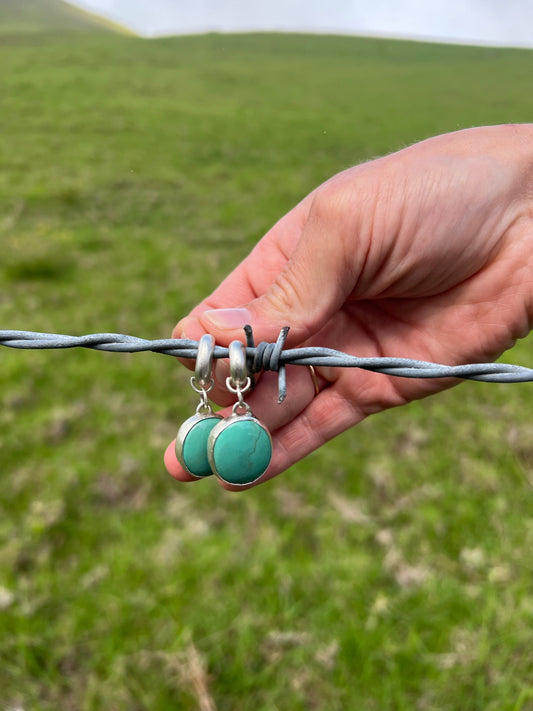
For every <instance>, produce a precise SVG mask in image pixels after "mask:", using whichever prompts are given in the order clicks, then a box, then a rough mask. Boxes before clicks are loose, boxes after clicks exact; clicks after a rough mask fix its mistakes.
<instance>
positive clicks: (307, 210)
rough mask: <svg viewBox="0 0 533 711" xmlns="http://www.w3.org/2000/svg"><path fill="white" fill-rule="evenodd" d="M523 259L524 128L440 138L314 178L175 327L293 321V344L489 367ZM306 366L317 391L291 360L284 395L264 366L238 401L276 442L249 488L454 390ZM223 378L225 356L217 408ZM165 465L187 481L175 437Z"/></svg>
mask: <svg viewBox="0 0 533 711" xmlns="http://www.w3.org/2000/svg"><path fill="white" fill-rule="evenodd" d="M532 254H533V124H523V125H517V126H510V125H506V126H492V127H482V128H474V129H469V130H465V131H459V132H456V133H451V134H445V135H442V136H437V137H435V138H431V139H429V140H426V141H423V142H421V143H417V144H415V145H413V146H410V147H409V148H406V149H404V150H401V151H399V152H397V153H393V154H391V155H389V156H386V157H384V158H380V159H378V160H374V161H371V162H369V163H364V164H362V165H358V166H356V167H354V168H350V169H349V170H346V171H344V172H342V173H339V174H338V175H336V176H334V177H332V178H331V179H330V180H328V181H327V182H326V183H324V184H323V185H321V186H320V187H318V188H317V189H316V190H314V191H313V192H312V193H311V194H309V195H308V196H307V197H306V198H305V199H304V200H302V202H300V203H299V204H298V205H297V206H296V207H295V208H294V209H293V210H291V211H290V212H289V213H288V214H287V215H285V216H284V217H283V218H282V219H281V220H280V221H279V222H278V223H277V224H276V225H274V227H273V228H272V229H271V230H270V231H269V232H268V233H267V234H266V235H265V236H264V237H263V239H262V240H261V241H260V242H259V243H258V244H257V245H256V247H255V248H254V249H253V250H252V252H251V253H250V255H249V256H248V257H247V258H246V259H245V260H244V261H243V262H242V263H241V264H240V265H239V266H238V267H237V268H236V269H235V270H234V271H233V272H232V273H231V274H230V275H229V276H228V277H227V278H226V279H225V280H224V281H223V282H222V284H221V285H220V286H219V287H218V288H217V289H216V290H215V291H214V292H213V293H212V294H211V295H210V296H209V297H207V299H205V301H203V302H202V303H201V304H199V305H198V306H197V307H196V308H195V309H194V310H193V311H192V312H191V313H190V314H189V315H188V316H187V317H185V318H184V319H182V320H181V321H180V322H179V323H178V324H177V326H176V327H175V329H174V332H173V337H176V338H182V337H187V338H192V339H199V338H200V337H201V336H202V335H203V334H204V333H207V332H208V333H211V334H213V336H214V337H215V340H216V343H217V344H220V345H225V346H227V345H228V344H229V343H230V341H232V340H234V339H239V340H243V333H242V326H243V325H244V324H245V323H250V324H251V325H252V326H253V328H254V336H255V340H256V342H260V341H274V340H276V338H277V336H278V333H279V330H280V329H281V327H282V326H285V325H290V327H291V331H290V334H289V339H288V341H287V347H291V348H292V347H299V346H304V345H317V346H327V347H330V348H335V349H337V350H340V351H345V352H347V353H351V354H356V355H359V356H384V355H386V356H399V357H406V358H416V359H421V360H428V361H433V362H437V363H445V364H448V365H458V364H462V363H473V362H488V361H492V360H494V359H495V358H497V357H498V356H499V355H501V353H503V351H505V350H506V349H508V348H510V347H512V345H513V344H514V343H515V341H516V340H517V339H518V338H522V337H524V336H526V335H527V334H528V333H529V331H530V329H531V324H532V322H533V258H532V256H531V255H532ZM187 365H188V367H191V366H192V367H194V364H191V363H188V364H187ZM317 371H318V377H319V383H320V394H319V395H318V396H315V390H314V385H313V382H312V379H311V377H310V374H309V371H308V369H307V368H303V367H298V366H292V367H289V368H288V369H287V380H288V385H289V389H288V397H287V400H286V401H285V403H284V404H283V405H278V404H277V378H276V376H275V374H273V373H266V374H264V375H263V377H262V378H261V381H260V383H259V385H258V387H257V388H256V389H255V390H254V392H253V393H251V394H250V395H249V397H248V398H247V402H248V403H249V404H250V405H251V407H252V409H253V411H254V414H255V415H256V416H257V417H259V419H260V420H261V421H262V422H264V424H266V425H267V427H268V428H269V429H270V431H271V433H272V437H273V442H274V454H273V458H272V462H271V465H270V467H269V469H268V470H267V472H266V473H265V475H264V476H263V477H262V478H261V480H260V481H259V482H257V483H261V482H262V481H266V480H267V479H270V478H272V477H274V476H276V475H277V474H279V473H280V472H283V471H284V470H286V469H287V468H288V467H290V466H291V465H292V464H293V463H295V462H296V461H298V460H300V459H302V458H303V457H305V456H306V455H308V454H309V453H310V452H312V451H313V450H315V449H317V448H318V447H320V446H321V445H323V444H324V443H325V442H327V441H328V440H330V439H332V438H333V437H335V436H336V435H338V434H339V433H341V432H343V431H344V430H346V429H348V428H350V427H352V426H354V425H356V424H357V423H359V422H361V421H362V420H363V419H364V418H365V417H367V416H368V415H370V414H374V413H377V412H381V411H382V410H385V409H387V408H390V407H396V406H399V405H403V404H405V403H408V402H410V401H411V400H415V399H418V398H422V397H425V396H427V395H430V394H433V393H436V392H438V391H440V390H443V389H445V388H448V387H451V386H452V385H455V384H457V381H455V380H451V379H446V380H441V379H435V380H422V379H420V380H411V379H403V378H394V377H392V376H385V375H381V374H377V373H367V372H364V371H359V370H357V369H342V368H336V369H335V368H317ZM227 375H228V366H227V363H225V362H223V361H218V362H217V366H216V373H215V378H216V386H215V388H214V390H213V391H212V393H211V398H212V400H213V401H214V402H216V403H218V404H220V405H224V406H227V405H230V404H232V403H233V402H234V396H232V395H230V394H228V392H227V390H226V389H225V387H224V382H225V378H226V376H227ZM229 410H230V408H227V409H226V410H224V411H222V412H221V413H220V414H222V415H226V414H228V413H229ZM165 464H166V467H167V469H168V471H169V473H170V474H171V475H172V476H174V477H175V478H176V479H179V480H180V481H190V480H191V477H189V476H188V474H187V473H186V472H184V471H183V469H182V468H181V466H180V465H179V463H178V462H177V461H176V457H175V454H174V443H172V444H171V445H170V446H169V448H168V449H167V452H166V454H165ZM257 483H256V484H254V485H253V486H256V485H257ZM221 485H222V486H224V488H226V489H234V488H235V487H232V486H231V485H228V484H224V483H222V484H221ZM236 490H240V491H242V490H243V487H239V488H238V489H236Z"/></svg>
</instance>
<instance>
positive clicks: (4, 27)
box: [0, 0, 133, 36]
mask: <svg viewBox="0 0 533 711" xmlns="http://www.w3.org/2000/svg"><path fill="white" fill-rule="evenodd" d="M72 30H77V31H85V32H87V31H95V30H98V31H100V32H102V31H104V30H109V31H112V32H121V33H126V34H133V33H132V32H130V31H129V30H126V29H125V28H123V27H121V26H120V25H117V24H116V23H114V22H112V21H110V20H108V19H107V18H104V17H100V16H98V15H93V14H92V13H90V12H86V11H85V10H82V9H81V8H78V7H74V6H73V5H70V4H69V3H68V2H63V0H0V36H1V35H7V34H16V33H21V32H23V33H26V32H32V33H33V32H39V33H41V32H57V31H72Z"/></svg>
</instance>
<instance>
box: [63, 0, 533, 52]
mask: <svg viewBox="0 0 533 711" xmlns="http://www.w3.org/2000/svg"><path fill="white" fill-rule="evenodd" d="M68 1H69V2H71V4H73V5H79V6H80V7H83V8H85V9H88V10H92V11H93V12H97V13H99V14H102V15H105V16H107V17H109V18H111V19H113V20H116V21H118V22H120V23H122V24H124V25H126V26H128V27H130V28H131V29H133V30H134V31H135V32H137V33H138V34H141V35H144V36H147V37H151V36H158V35H169V34H193V33H202V32H209V31H218V32H242V31H249V30H277V31H297V32H330V33H341V34H364V35H376V36H392V37H412V38H415V39H416V38H419V39H435V40H443V41H448V42H466V43H471V44H495V45H504V46H517V47H520V46H525V47H533V0H68Z"/></svg>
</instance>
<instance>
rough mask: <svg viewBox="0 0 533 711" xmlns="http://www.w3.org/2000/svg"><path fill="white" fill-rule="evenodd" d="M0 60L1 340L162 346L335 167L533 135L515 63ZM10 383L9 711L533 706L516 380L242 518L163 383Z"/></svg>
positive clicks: (158, 361)
mask: <svg viewBox="0 0 533 711" xmlns="http://www.w3.org/2000/svg"><path fill="white" fill-rule="evenodd" d="M4 4H5V3H4ZM0 7H1V6H0ZM4 39H5V38H4ZM0 66H1V67H2V71H1V73H0V166H1V170H0V238H1V244H2V258H1V260H0V327H1V328H10V329H27V330H37V331H51V332H58V333H72V334H83V333H91V332H100V331H118V332H122V333H131V334H134V335H139V336H142V337H146V338H158V337H167V336H168V335H169V334H170V331H171V329H172V326H173V325H174V323H175V322H176V321H177V319H178V318H179V317H180V316H182V315H184V314H185V313H187V311H188V310H189V309H190V308H191V307H192V306H193V305H194V304H195V303H196V302H197V301H198V300H199V299H200V298H202V297H203V296H205V295H206V294H207V293H209V291H210V290H212V289H213V288H214V287H215V286H216V285H217V284H218V282H219V281H220V279H221V278H222V277H223V276H224V275H225V274H226V273H227V272H228V271H229V270H230V269H231V268H232V267H233V266H234V265H235V264H236V263H237V262H238V260H240V259H242V258H243V257H244V256H245V255H246V254H247V252H248V251H249V250H250V248H251V247H252V245H253V244H255V242H256V241H257V239H259V238H260V236H261V235H262V234H263V233H264V232H265V231H266V230H267V229H268V228H269V227H270V226H271V225H272V223H273V222H274V221H275V220H277V219H278V218H279V217H280V216H281V215H282V214H283V213H284V212H285V211H286V210H288V209H289V208H290V207H292V206H293V205H294V204H295V203H296V202H297V201H298V200H299V199H300V198H301V197H302V196H304V195H305V194H306V193H307V192H308V191H309V190H311V189H312V188H313V187H315V186H316V185H317V184H318V183H319V182H321V181H323V180H325V179H326V178H328V177H329V176H330V175H331V174H333V173H334V172H337V171H339V170H341V169H343V168H345V167H347V166H349V165H351V164H353V163H355V162H357V161H362V160H365V159H368V158H371V157H373V156H377V155H381V154H383V153H385V152H388V151H391V150H395V149H397V148H400V147H402V146H404V145H406V144H408V143H410V142H412V141H416V140H419V139H423V138H425V137H427V136H430V135H432V134H436V133H440V132H444V131H450V130H455V129H458V128H462V127H466V126H472V125H476V124H488V123H499V122H508V121H509V122H521V121H531V120H532V119H533V93H532V92H531V77H532V76H533V53H531V52H528V51H519V50H502V49H490V48H469V47H452V46H440V45H430V44H421V43H418V44H417V43H409V42H389V41H382V40H373V39H357V38H348V37H319V36H312V37H311V36H290V35H286V36H279V35H268V34H265V35H240V36H222V35H220V36H218V35H207V36H202V37H182V38H165V39H160V40H154V41H144V40H141V39H137V38H131V37H125V36H120V35H112V34H110V33H104V32H102V33H94V32H90V33H76V35H75V36H74V35H69V34H67V33H59V32H58V33H52V32H50V33H42V35H41V36H40V37H39V40H38V41H36V38H35V35H34V34H31V33H23V32H19V33H17V34H16V35H15V34H11V35H10V36H9V41H7V40H6V41H2V42H1V43H0ZM324 345H327V344H324ZM391 355H393V354H391ZM506 360H514V361H516V362H521V363H523V364H525V365H528V364H532V363H533V347H532V343H531V339H529V340H525V341H524V342H522V343H521V344H520V345H519V346H517V347H516V348H515V349H514V350H513V351H512V352H511V353H510V354H507V356H506ZM0 363H1V367H0V395H1V398H2V407H1V409H0V473H1V477H2V484H3V485H2V487H1V489H0V509H1V513H0V690H1V691H0V705H1V706H2V708H6V709H15V708H24V709H32V711H34V710H38V711H52V710H54V711H55V710H56V709H84V710H87V711H89V710H90V711H92V710H93V709H94V710H95V711H96V710H97V709H102V708H105V709H113V711H115V710H117V711H118V710H120V711H126V710H127V711H131V710H132V709H133V710H136V709H139V710H141V709H142V710H144V709H146V710H149V711H158V710H159V709H160V710H161V711H163V710H164V711H166V710H167V709H201V711H208V710H209V711H212V710H213V709H218V711H230V710H231V711H233V710H234V709H240V710H243V711H246V710H248V709H253V710H254V711H273V710H274V709H276V710H279V711H297V710H299V709H301V710H303V709H306V710H307V709H327V710H328V711H335V710H340V709H358V710H361V711H367V710H368V711H374V710H376V711H377V710H379V711H382V710H384V709H391V710H402V711H403V710H405V711H407V710H408V709H409V711H411V710H412V709H419V710H420V711H424V710H426V709H446V710H450V711H451V710H455V709H461V710H462V711H479V710H481V709H483V710H489V711H523V710H525V709H532V708H533V683H532V679H533V645H532V644H531V629H532V626H533V584H532V581H533V564H532V562H531V555H530V551H531V547H532V546H533V518H532V514H533V499H532V489H531V485H532V483H533V447H532V444H531V443H532V441H533V427H532V424H531V422H532V415H533V399H532V397H531V385H527V384H524V385H509V386H503V385H487V384H480V383H477V384H476V383H469V384H465V385H462V386H460V387H459V388H457V389H455V390H453V391H450V392H447V393H445V394H443V395H441V396H438V397H436V398H434V399H430V400H428V401H424V402H421V403H416V404H414V405H412V406H410V407H408V408H403V409H401V410H398V411H395V412H390V413H387V414H385V415H381V416H378V417H375V418H371V419H370V420H368V421H367V422H365V423H363V424H362V425H361V426H359V427H358V428H357V429H355V430H354V431H351V432H348V433H346V434H345V435H344V436H343V437H341V438H339V439H338V440H336V441H335V442H332V443H330V444H328V445H327V446H325V447H324V448H323V449H322V450H321V451H320V452H317V453H316V454H314V455H313V456H311V457H309V458H308V459H307V460H306V461H304V462H301V463H300V464H299V465H297V466H295V467H294V468H293V469H292V470H291V471H289V472H287V473H286V474H285V475H284V476H283V477H281V478H279V479H278V480H276V481H273V482H270V483H269V484H267V485H264V486H262V487H259V488H257V489H255V490H253V491H250V492H247V493H246V494H242V495H235V494H228V493H226V492H224V491H222V490H221V489H220V488H219V487H218V486H217V485H216V483H215V482H214V481H211V480H208V481H204V482H199V483H197V484H195V485H190V486H183V485H179V484H178V483H176V482H175V481H173V480H171V479H170V478H169V477H168V476H167V475H166V474H165V472H164V470H163V466H162V454H163V451H164V448H165V446H166V444H167V443H168V442H169V441H170V440H171V439H172V438H173V436H174V435H175V432H176V430H177V427H178V425H179V423H180V421H183V419H185V418H186V417H188V416H189V415H190V414H191V413H192V411H193V409H192V408H193V407H195V397H194V395H193V393H192V391H191V390H190V388H189V386H188V373H186V372H185V371H184V369H182V368H181V367H180V366H179V365H178V364H177V363H176V362H174V361H173V359H171V358H169V357H167V356H160V355H153V354H138V355H120V354H105V353H97V352H83V351H67V352H22V351H20V352H12V351H8V350H7V349H3V350H0Z"/></svg>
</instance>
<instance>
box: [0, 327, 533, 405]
mask: <svg viewBox="0 0 533 711" xmlns="http://www.w3.org/2000/svg"><path fill="white" fill-rule="evenodd" d="M244 331H245V335H246V346H247V347H246V358H247V364H248V370H249V372H250V374H253V373H258V372H260V371H261V370H271V371H275V372H277V373H278V389H279V402H283V400H284V399H285V398H286V396H287V383H286V373H285V366H286V365H312V366H314V367H317V366H329V367H336V368H361V369H362V370H368V371H371V372H373V373H382V374H384V375H394V376H396V377H401V378H462V379H465V380H477V381H483V382H488V383H524V382H533V369H531V368H525V367H523V366H520V365H510V364H506V363H470V364H467V365H453V366H450V365H441V364H439V363H431V362H428V361H423V360H413V359H411V358H394V357H385V358H383V357H379V358H378V357H376V358H374V357H371V358H360V357H359V356H353V355H349V354H347V353H343V352H342V351H337V350H334V349H332V348H321V347H307V348H292V349H287V350H284V348H283V346H284V343H285V340H286V338H287V334H288V332H289V328H288V327H285V328H283V329H282V330H281V332H280V335H279V337H278V339H277V341H276V342H275V343H266V342H263V343H259V344H258V345H257V346H256V345H255V344H254V340H253V332H252V329H251V327H250V326H246V327H245V329H244ZM0 346H5V347H7V348H17V349H36V350H42V349H62V348H91V349H94V350H99V351H108V352H114V353H141V352H146V351H148V352H152V353H163V354H164V355H170V356H175V357H179V358H191V359H195V358H196V355H197V353H198V341H193V340H188V339H174V338H167V339H160V340H155V341H149V340H146V339H144V338H137V337H135V336H127V335H124V334H122V333H93V334H88V335H86V336H66V335H62V334H58V333H38V332H35V331H1V330H0ZM213 357H214V358H228V357H229V351H228V349H227V348H224V347H222V346H215V351H214V354H213Z"/></svg>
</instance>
